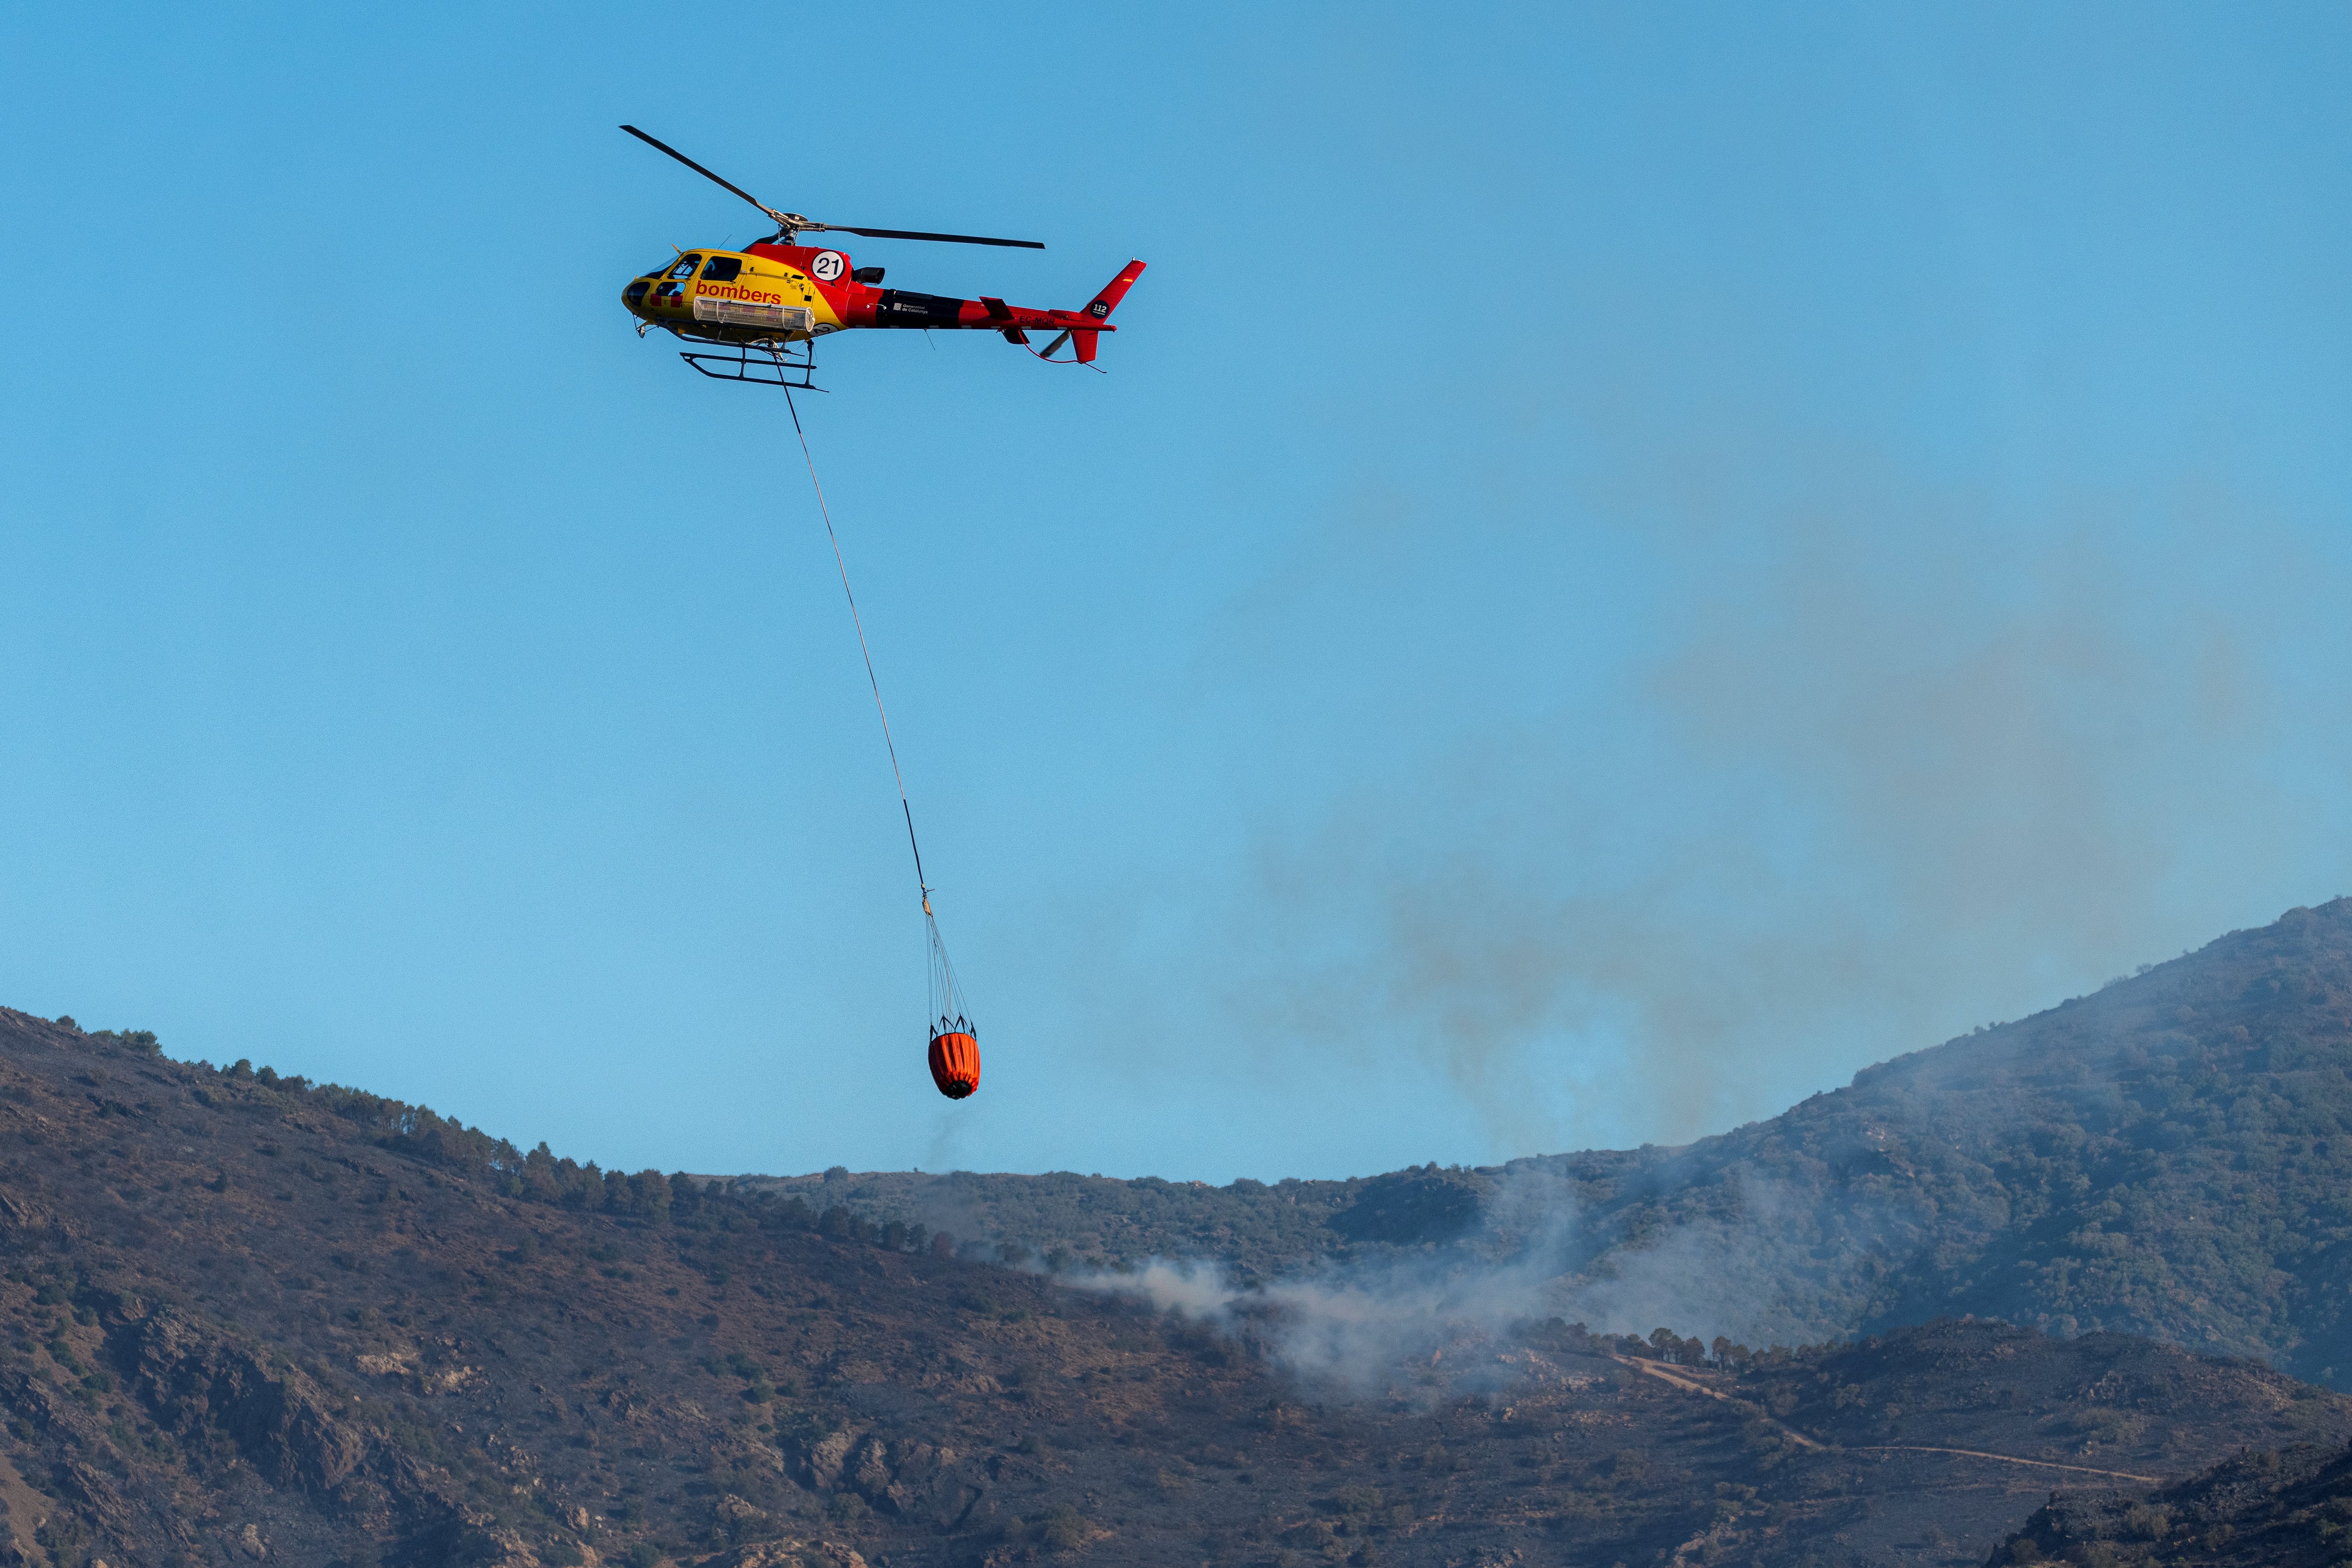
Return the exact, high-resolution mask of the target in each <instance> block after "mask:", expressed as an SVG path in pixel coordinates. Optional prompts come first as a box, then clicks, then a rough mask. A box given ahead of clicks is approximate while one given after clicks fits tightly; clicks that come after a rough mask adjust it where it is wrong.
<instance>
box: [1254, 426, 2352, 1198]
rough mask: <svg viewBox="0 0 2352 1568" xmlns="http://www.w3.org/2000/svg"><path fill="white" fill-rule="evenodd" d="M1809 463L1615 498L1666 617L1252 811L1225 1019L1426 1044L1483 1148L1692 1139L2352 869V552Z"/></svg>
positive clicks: (1352, 1048) (1346, 1039) (2148, 506)
mask: <svg viewBox="0 0 2352 1568" xmlns="http://www.w3.org/2000/svg"><path fill="white" fill-rule="evenodd" d="M1820 467H1821V468H1822V471H1821V472H1819V473H1814V474H1811V475H1808V474H1805V473H1802V472H1792V471H1791V466H1790V465H1786V464H1784V465H1782V466H1781V467H1780V468H1779V469H1777V470H1775V471H1774V472H1772V473H1771V474H1770V475H1769V479H1767V480H1766V481H1765V482H1764V483H1762V484H1761V485H1760V486H1759V488H1766V489H1771V490H1772V491H1774V492H1775V494H1776V495H1777V498H1778V499H1775V500H1768V501H1766V502H1764V503H1761V504H1756V505H1748V504H1747V503H1743V502H1740V501H1738V500H1734V499H1731V498H1729V497H1727V495H1726V494H1724V493H1723V492H1722V491H1721V490H1720V489H1706V488H1704V487H1681V486H1678V485H1669V484H1666V483H1663V482H1662V483H1658V484H1653V485H1646V486H1645V485H1633V484H1622V485H1620V486H1619V487H1618V489H1616V490H1615V491H1613V492H1612V494H1611V495H1609V496H1607V497H1605V498H1603V499H1604V501H1605V503H1606V504H1607V505H1608V506H1610V507H1612V508H1613V509H1614V510H1615V511H1616V514H1617V516H1618V517H1619V518H1620V519H1621V520H1622V521H1623V522H1625V523H1627V524H1631V525H1634V526H1638V527H1639V528H1641V529H1643V530H1644V531H1647V533H1648V534H1649V535H1650V536H1651V538H1652V543H1653V546H1654V549H1655V550H1656V551H1657V552H1658V553H1659V556H1660V558H1661V560H1662V561H1663V563H1664V565H1665V567H1666V569H1667V572H1668V574H1669V575H1670V576H1671V577H1672V579H1673V580H1674V583H1675V592H1674V596H1673V599H1672V601H1671V602H1670V603H1668V604H1667V605H1664V606H1662V610H1661V614H1662V615H1663V616H1664V617H1666V620H1667V624H1668V626H1670V628H1671V635H1669V636H1667V637H1664V638H1662V639H1661V642H1662V646H1661V649H1660V651H1658V652H1656V653H1654V655H1652V656H1649V657H1647V658H1644V659H1643V660H1640V661H1637V662H1636V663H1635V664H1633V665H1631V666H1629V667H1628V670H1629V672H1630V673H1629V674H1628V675H1627V677H1626V679H1624V680H1623V682H1622V684H1620V685H1618V686H1617V687H1616V688H1614V689H1613V690H1612V691H1608V692H1604V693H1602V694H1601V695H1600V696H1597V697H1596V696H1593V695H1591V693H1590V692H1583V693H1578V692H1576V691H1574V690H1572V688H1573V685H1574V683H1573V682H1572V681H1571V680H1570V674H1571V672H1570V671H1567V670H1565V669H1564V670H1563V671H1562V672H1561V673H1560V677H1559V689H1560V694H1559V697H1558V699H1557V700H1556V701H1555V702H1554V704H1553V705H1552V709H1551V711H1550V712H1549V714H1547V715H1546V716H1544V717H1541V718H1538V719H1533V720H1524V721H1516V722H1513V723H1511V724H1509V725H1507V726H1504V727H1499V728H1496V729H1494V730H1492V731H1488V732H1486V734H1485V735H1484V736H1483V737H1482V738H1478V739H1475V740H1474V741H1471V742H1449V745H1448V748H1447V750H1446V751H1445V752H1444V754H1442V755H1428V756H1424V757H1423V758H1421V759H1419V761H1418V762H1417V763H1412V765H1410V766H1401V767H1400V768H1398V769H1397V770H1396V772H1395V773H1394V775H1393V776H1392V777H1391V778H1389V779H1386V780H1383V781H1381V783H1380V784H1378V785H1377V786H1376V787H1371V786H1368V787H1367V788H1365V789H1363V790H1362V791H1360V793H1358V794H1356V795H1351V796H1349V797H1348V798H1345V799H1342V800H1340V801H1339V802H1338V803H1337V804H1335V805H1333V806H1332V808H1331V809H1330V810H1329V812H1328V815H1327V816H1325V817H1324V818H1323V819H1322V820H1321V821H1320V822H1319V823H1309V824H1307V825H1304V826H1301V825H1295V824H1293V825H1285V826H1279V827H1269V828H1268V829H1267V830H1266V832H1265V836H1264V837H1263V840H1262V842H1261V844H1260V847H1259V871H1258V875H1257V876H1256V878H1255V880H1254V882H1253V883H1252V885H1251V886H1250V888H1249V890H1248V896H1247V900H1246V902H1245V905H1244V907H1241V908H1238V909H1237V910H1236V911H1235V913H1234V919H1233V924H1234V931H1236V932H1237V933H1238V934H1237V935H1236V937H1235V939H1234V942H1233V944H1232V947H1231V949H1230V950H1229V951H1228V953H1227V955H1224V956H1221V958H1220V963H1222V964H1223V966H1224V968H1225V969H1226V970H1228V971H1229V972H1232V973H1237V974H1239V975H1241V976H1242V978H1241V979H1240V980H1239V981H1237V982H1236V983H1234V984H1231V985H1230V986H1229V987H1228V994H1229V995H1230V996H1231V997H1232V998H1233V1000H1234V1005H1236V1006H1237V1007H1238V1008H1239V1009H1240V1011H1241V1012H1242V1013H1243V1014H1244V1018H1245V1019H1246V1024H1245V1027H1248V1028H1250V1029H1252V1030H1254V1031H1255V1032H1257V1033H1259V1034H1261V1035H1270V1036H1274V1037H1279V1038H1285V1039H1287V1040H1291V1041H1296V1042H1298V1043H1300V1044H1302V1045H1303V1044H1309V1043H1315V1042H1320V1043H1322V1044H1323V1045H1324V1046H1325V1047H1326V1048H1328V1050H1330V1051H1332V1052H1334V1053H1336V1054H1341V1055H1349V1056H1356V1057H1361V1056H1363V1055H1364V1054H1366V1053H1367V1052H1369V1051H1371V1050H1374V1049H1380V1048H1386V1049H1400V1050H1405V1051H1411V1052H1417V1053H1420V1054H1421V1055H1423V1057H1425V1058H1427V1059H1428V1060H1430V1061H1431V1062H1432V1063H1433V1064H1435V1065H1436V1066H1438V1067H1439V1068H1442V1069H1443V1070H1444V1073H1445V1074H1446V1075H1447V1076H1448V1077H1449V1078H1450V1079H1451V1080H1452V1081H1453V1083H1454V1085H1455V1086H1456V1087H1457V1088H1458V1089H1460V1091H1461V1092H1462V1093H1464V1094H1465V1096H1467V1097H1469V1098H1470V1099H1471V1100H1474V1101H1475V1104H1476V1105H1477V1106H1478V1107H1479V1108H1480V1110H1481V1111H1482V1113H1483V1115H1484V1117H1485V1119H1486V1123H1487V1126H1488V1129H1489V1136H1490V1140H1491V1143H1490V1146H1491V1147H1492V1148H1493V1149H1494V1151H1495V1152H1496V1153H1499V1154H1515V1153H1526V1152H1538V1151H1539V1150H1543V1149H1548V1148H1549V1149H1557V1148H1561V1147H1566V1146H1573V1144H1574V1143H1575V1142H1580V1141H1584V1140H1588V1139H1594V1140H1598V1141H1611V1140H1612V1139H1613V1138H1622V1137H1623V1136H1625V1134H1626V1133H1627V1132H1628V1131H1631V1132H1632V1133H1633V1136H1636V1137H1639V1136H1642V1135H1643V1134H1647V1135H1649V1136H1651V1137H1654V1138H1658V1139H1661V1140H1663V1141H1669V1142H1675V1141H1680V1140H1683V1139H1685V1138H1688V1137H1690V1136H1693V1135H1696V1133H1699V1132H1701V1131H1708V1130H1712V1129H1715V1128H1719V1127H1721V1126H1723V1125H1724V1124H1726V1123H1727V1122H1728V1121H1738V1120H1741V1119H1743V1118H1746V1117H1752V1116H1755V1115H1758V1114H1761V1113H1765V1112H1768V1111H1770V1110H1777V1109H1779V1108H1780V1106H1781V1105H1783V1104H1785V1103H1787V1102H1789V1101H1790V1100H1794V1099H1797V1098H1801V1096H1802V1095H1803V1094H1804V1093H1806V1092H1809V1091H1810V1090H1811V1089H1817V1088H1820V1087H1822V1086H1823V1085H1824V1084H1826V1083H1833V1082H1836V1081H1839V1080H1841V1079H1843V1077H1845V1076H1846V1075H1847V1074H1848V1073H1850V1072H1852V1071H1853V1070H1854V1069H1855V1068H1860V1067H1862V1066H1864V1065H1865V1064H1867V1063H1869V1062H1871V1061H1874V1060H1878V1059H1883V1058H1886V1057H1888V1056H1892V1055H1894V1054H1896V1053H1898V1052H1900V1051H1903V1050H1907V1049H1913V1048H1916V1047H1919V1046H1921V1045H1925V1044H1928V1043H1931V1042H1932V1041H1934V1040H1937V1039H1939V1038H1943V1037H1948V1036H1949V1035H1952V1034H1956V1033H1958V1032H1960V1031H1962V1030H1965V1029H1966V1028H1968V1027H1969V1026H1973V1025H1975V1024H1979V1023H1982V1022H1985V1021H1988V1020H1989V1019H1993V1018H2001V1017H2013V1016H2020V1015H2021V1014H2023V1013H2026V1012H2028V1011H2032V1010H2034V1009H2037V1008H2039V1007H2041V1006H2044V1005H2049V1004H2050V1003H2052V1002H2054V1001H2056V1000H2058V999H2059V998H2060V997H2063V995H2066V994H2072V993H2075V992H2080V991H2084V990H2087V989H2090V988H2091V987H2092V986H2094V985H2095V984H2097V983H2098V982H2099V981H2101V980H2104V979H2105V978H2107V977H2108V976H2110V975H2113V974H2115V973H2120V972H2125V971H2127V970H2129V969H2130V968H2132V967H2133V966H2134V965H2135V964H2137V963H2140V962H2144V961H2148V960H2155V959H2161V958H2164V957H2168V956H2169V955H2170V954H2171V953H2173V952H2178V951H2179V950H2181V949H2183V948H2185V947H2187V946H2189V945H2190V944H2191V943H2193V942H2199V941H2201V940H2203V939H2204V938H2206V937H2208V936H2210V935H2211V934H2212V933H2213V932H2214V931H2217V930H2220V929H2226V928H2227V927H2228V926H2230V925H2231V924H2233V923H2250V922H2251V921H2253V920H2256V919H2265V918H2268V916H2269V915H2270V914H2271V913H2273V912H2274V910H2276V909H2277V908H2279V907H2284V906H2285V905H2289V904H2294V903H2297V902H2305V901H2309V900H2313V899H2315V898H2320V897H2325V896H2327V895H2329V894H2332V893H2334V892H2336V891H2337V890H2340V888H2341V886H2342V885H2343V884H2344V883H2345V882H2346V881H2347V880H2352V833H2347V819H2346V818H2345V817H2344V816H2343V814H2342V813H2341V812H2340V811H2336V810H2334V809H2333V808H2332V807H2331V805H2330V802H2331V801H2332V800H2336V799H2340V792H2341V789H2342V787H2343V784H2344V783H2345V781H2346V778H2347V763H2352V758H2347V753H2346V747H2345V745H2344V742H2343V740H2342V736H2343V734H2344V732H2345V727H2346V722H2345V721H2346V720H2347V718H2352V658H2346V657H2345V655H2346V651H2347V650H2346V649H2345V647H2344V643H2345V633H2344V626H2343V624H2342V622H2341V618H2340V617H2338V616H2335V615H2334V614H2333V612H2332V611H2331V609H2330V607H2329V606H2330V605H2331V604H2334V603H2340V602H2341V599H2342V597H2343V596H2344V590H2345V588H2346V587H2347V584H2346V583H2345V582H2344V580H2343V574H2342V571H2341V569H2340V567H2338V566H2336V564H2334V563H2330V562H2328V561H2326V560H2323V559H2321V558H2318V557H2316V556H2315V555H2314V554H2313V553H2312V552H2310V551H2308V550H2307V549H2305V548H2304V547H2303V546H2302V545H2301V544H2300V542H2299V541H2298V539H2297V537H2296V536H2295V535H2294V534H2293V533H2292V532H2291V531H2288V530H2286V529H2284V528H2283V527H2278V526H2273V525H2266V524H2264V523H2263V522H2262V521H2260V520H2259V519H2258V518H2255V517H2253V516H2252V515H2250V511H2249V509H2242V508H2226V507H2222V506H2220V505H2216V504H2212V503H2210V502H2198V503H2194V504H2190V503H2163V504H2158V503H2152V502H2147V501H2141V500H2133V499H2130V498H2126V499H2125V500H2119V501H2117V502H2116V503H2114V504H2113V505H2111V506H2100V505H2095V504H2088V503H2076V504H2071V505H2068V506H2065V507H2059V508H2046V509H2041V510H2033V511H2031V512H2028V513H2024V514H2022V515H2003V511H2002V509H2000V507H1997V506H1994V505H1992V504H1990V503H1986V502H1976V501H1968V500H1959V499H1955V498H1950V497H1941V496H1934V495H1927V494H1922V493H1920V492H1919V491H1918V490H1917V489H1916V488H1914V489H1906V488H1905V487H1903V486H1901V485H1899V484H1895V483H1892V482H1886V481H1883V480H1881V481H1877V482H1864V481H1862V480H1857V479H1854V478H1853V473H1852V472H1851V471H1850V470H1852V469H1853V468H1860V467H1862V466H1861V465H1847V470H1849V471H1837V470H1836V469H1835V468H1834V466H1833V465H1830V464H1822V465H1821V466H1820ZM1396 527H1397V524H1396V523H1395V521H1393V519H1392V518H1388V517H1386V516H1385V514H1384V516H1383V519H1382V521H1381V523H1380V528H1381V530H1382V531H1384V532H1388V533H1392V532H1393V531H1395V529H1396ZM1497 538H1500V539H1501V542H1495V541H1493V540H1490V541H1489V542H1488V548H1489V550H1490V552H1492V554H1493V555H1494V557H1495V563H1494V564H1495V569H1496V570H1497V571H1501V570H1505V569H1507V564H1508V556H1509V551H1510V549H1511V548H1512V546H1511V545H1510V542H1509V539H1508V538H1507V537H1506V536H1503V535H1501V534H1498V535H1497ZM1530 570H1532V568H1530ZM1366 618H1367V619H1370V618H1371V617H1370V616H1367V617H1366ZM1409 732H1411V726H1409V725H1408V726H1401V727H1400V733H1409ZM1596 736H1599V737H1601V744H1600V746H1599V749H1598V750H1597V751H1596V749H1595V746H1594V744H1593V743H1592V742H1593V738H1594V737H1596ZM1603 757H1605V759H1606V760H1605V761H1602V760H1601V759H1602V758H1603Z"/></svg>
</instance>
